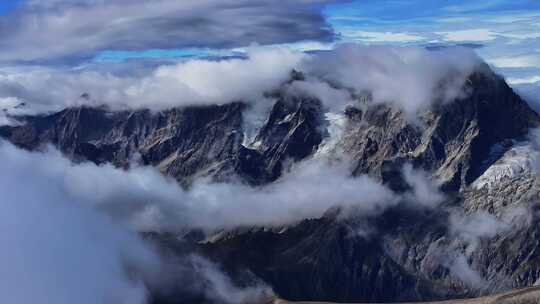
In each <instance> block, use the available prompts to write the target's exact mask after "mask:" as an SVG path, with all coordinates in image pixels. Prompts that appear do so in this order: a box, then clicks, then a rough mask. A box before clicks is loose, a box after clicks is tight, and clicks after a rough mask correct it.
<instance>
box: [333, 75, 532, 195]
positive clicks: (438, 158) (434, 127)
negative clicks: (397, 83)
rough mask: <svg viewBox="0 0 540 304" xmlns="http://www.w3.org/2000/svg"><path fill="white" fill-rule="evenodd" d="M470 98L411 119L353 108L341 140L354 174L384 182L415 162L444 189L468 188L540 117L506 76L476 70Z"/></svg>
mask: <svg viewBox="0 0 540 304" xmlns="http://www.w3.org/2000/svg"><path fill="white" fill-rule="evenodd" d="M467 87H468V88H467V91H468V95H467V97H466V98H463V99H458V100H455V101H453V102H451V103H445V104H439V105H437V106H435V107H434V108H433V109H431V110H429V111H426V112H424V113H422V115H421V117H420V118H419V120H418V121H411V120H410V119H407V117H406V116H405V115H404V114H403V113H402V112H401V111H400V110H399V109H396V108H394V107H391V106H388V105H376V106H370V107H367V109H366V110H364V111H362V110H359V109H357V110H355V109H350V110H349V111H348V116H349V118H350V124H349V126H348V131H347V133H346V135H345V137H344V140H343V147H344V149H345V151H347V152H348V153H349V154H351V155H352V156H353V158H354V160H355V161H356V163H357V165H356V169H355V174H364V173H369V174H371V175H374V176H377V177H380V178H381V179H383V180H384V179H385V173H386V172H385V170H391V167H392V165H398V166H400V165H401V164H402V163H404V162H411V163H413V164H414V165H415V166H417V167H421V168H423V169H426V170H428V171H431V172H434V175H435V177H437V178H438V179H439V180H440V182H441V184H442V187H443V188H445V189H447V190H452V191H456V190H459V189H462V188H466V187H467V186H468V185H470V184H471V183H472V182H473V181H474V180H476V178H478V177H479V176H480V175H481V174H482V173H483V171H484V170H485V169H486V168H487V167H488V166H489V165H490V164H489V163H486V160H488V159H489V156H490V149H491V147H493V146H494V145H496V144H499V143H501V142H503V141H505V140H508V139H516V138H521V137H523V136H525V135H527V133H528V131H529V129H530V128H532V127H535V126H537V125H538V124H539V122H540V119H539V117H538V115H537V114H536V113H535V112H534V111H533V110H531V109H530V108H529V106H528V105H527V104H526V103H525V102H524V101H523V100H521V98H520V97H519V96H518V95H516V94H515V93H514V92H513V91H512V89H511V88H510V87H508V85H507V84H506V83H505V82H504V80H503V79H502V78H500V77H499V76H497V75H494V74H492V73H491V72H487V71H485V72H477V73H475V74H473V75H472V76H471V77H470V78H469V81H468V83H467Z"/></svg>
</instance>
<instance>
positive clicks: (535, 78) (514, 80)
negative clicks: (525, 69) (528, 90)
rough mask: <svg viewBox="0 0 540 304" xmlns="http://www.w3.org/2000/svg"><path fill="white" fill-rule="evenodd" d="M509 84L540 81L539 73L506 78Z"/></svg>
mask: <svg viewBox="0 0 540 304" xmlns="http://www.w3.org/2000/svg"><path fill="white" fill-rule="evenodd" d="M506 80H507V81H508V83H510V84H530V83H537V82H540V75H535V76H530V77H510V78H507V79H506Z"/></svg>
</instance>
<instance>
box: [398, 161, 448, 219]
mask: <svg viewBox="0 0 540 304" xmlns="http://www.w3.org/2000/svg"><path fill="white" fill-rule="evenodd" d="M402 172H403V177H404V179H405V182H406V183H407V184H408V185H409V186H410V187H411V188H412V198H411V200H412V201H413V202H414V203H416V204H420V205H422V206H424V207H431V208H433V207H436V206H437V205H439V204H440V203H442V202H443V201H444V199H445V196H444V195H443V194H442V193H441V192H440V191H439V188H438V186H437V184H436V183H435V182H434V181H433V177H432V176H431V175H429V174H428V173H427V172H425V171H422V170H414V169H413V166H412V165H411V164H406V165H405V166H403V170H402Z"/></svg>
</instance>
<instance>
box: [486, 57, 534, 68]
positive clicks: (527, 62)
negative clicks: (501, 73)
mask: <svg viewBox="0 0 540 304" xmlns="http://www.w3.org/2000/svg"><path fill="white" fill-rule="evenodd" d="M487 62H489V63H490V64H493V65H495V66H496V67H499V68H529V67H535V68H538V67H540V56H538V54H534V55H533V54H531V55H519V56H513V57H496V58H493V59H487Z"/></svg>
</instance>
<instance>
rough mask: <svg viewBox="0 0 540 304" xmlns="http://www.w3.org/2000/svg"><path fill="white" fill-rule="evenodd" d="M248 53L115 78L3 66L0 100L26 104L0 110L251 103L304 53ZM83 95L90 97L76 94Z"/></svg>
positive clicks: (281, 78) (25, 111)
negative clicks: (82, 106) (243, 56)
mask: <svg viewBox="0 0 540 304" xmlns="http://www.w3.org/2000/svg"><path fill="white" fill-rule="evenodd" d="M248 55H249V58H248V59H229V60H222V61H208V60H190V61H187V62H181V63H178V64H174V65H162V66H159V67H158V68H156V69H154V70H152V71H151V72H150V73H149V74H148V75H138V73H136V72H137V71H133V72H132V73H131V74H128V75H120V76H118V75H114V74H112V73H108V72H98V71H92V70H82V71H79V70H62V69H53V68H44V67H35V68H32V67H30V68H22V69H19V70H18V69H13V68H5V69H3V71H2V70H0V98H4V99H6V98H9V99H10V100H11V101H13V100H14V99H17V100H18V101H20V102H21V103H26V104H27V106H26V107H22V108H18V109H13V108H4V109H7V110H8V111H9V113H10V114H33V113H40V112H48V111H57V110H60V109H63V108H65V107H70V106H78V105H83V104H84V105H88V106H97V105H102V104H105V105H108V106H110V107H111V108H112V109H125V108H130V109H139V108H150V109H153V110H162V109H167V108H171V107H177V106H188V105H208V104H223V103H230V102H234V101H240V100H242V101H246V102H253V101H254V100H259V99H263V93H264V92H266V91H270V90H273V89H275V88H277V86H278V85H279V84H280V83H282V82H284V81H285V80H287V79H288V77H289V73H290V71H291V70H292V69H293V68H294V67H295V66H296V65H298V64H299V63H300V61H301V60H302V59H303V58H304V57H305V56H306V55H304V54H303V53H300V52H293V51H289V50H287V49H284V48H280V49H274V48H272V49H262V48H253V49H250V51H249V53H248ZM83 93H88V94H89V95H90V98H89V99H85V98H80V96H81V94H83ZM0 106H4V107H5V106H7V104H0Z"/></svg>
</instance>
